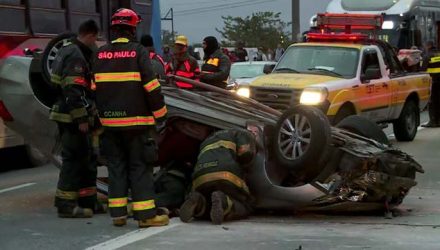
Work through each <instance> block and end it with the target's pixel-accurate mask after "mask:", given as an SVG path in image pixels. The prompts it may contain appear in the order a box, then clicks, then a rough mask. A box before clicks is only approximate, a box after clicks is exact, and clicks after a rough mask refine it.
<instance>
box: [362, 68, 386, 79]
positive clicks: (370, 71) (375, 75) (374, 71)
mask: <svg viewBox="0 0 440 250" xmlns="http://www.w3.org/2000/svg"><path fill="white" fill-rule="evenodd" d="M381 77H382V74H381V72H380V68H367V69H366V70H365V73H364V74H362V75H361V81H362V82H366V81H369V80H374V79H380V78H381Z"/></svg>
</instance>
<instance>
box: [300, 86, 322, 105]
mask: <svg viewBox="0 0 440 250" xmlns="http://www.w3.org/2000/svg"><path fill="white" fill-rule="evenodd" d="M327 96H328V90H327V89H326V88H309V89H304V91H303V92H302V94H301V99H300V101H299V102H300V103H301V104H304V105H318V104H320V103H322V102H324V101H325V100H326V99H327Z"/></svg>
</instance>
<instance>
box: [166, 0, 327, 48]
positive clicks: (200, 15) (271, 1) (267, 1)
mask: <svg viewBox="0 0 440 250" xmlns="http://www.w3.org/2000/svg"><path fill="white" fill-rule="evenodd" d="M291 2H292V1H291V0H222V1H213V0H160V4H161V12H162V17H164V16H165V14H166V13H167V12H168V10H169V9H170V8H173V10H174V30H175V31H177V32H178V33H179V34H183V35H186V36H187V37H188V39H189V42H190V43H191V44H192V43H200V42H201V41H202V39H203V38H204V37H206V36H210V35H213V36H215V37H217V39H218V40H221V39H222V37H221V35H220V34H219V33H218V32H217V31H216V30H215V28H218V29H220V30H221V29H222V28H223V20H222V19H221V16H228V15H230V16H241V17H246V16H250V15H251V14H252V13H254V12H259V11H272V12H281V17H282V19H283V20H284V21H286V22H290V21H291V20H292V18H291V15H292V11H291V9H292V7H291ZM329 2H330V0H300V25H301V32H302V31H305V30H307V29H308V26H309V22H310V17H311V16H312V15H314V14H316V13H317V12H324V11H325V9H326V6H327V4H328V3H329ZM205 7H206V8H205ZM214 7H215V8H216V9H217V10H214ZM201 8H205V9H204V10H208V11H204V10H203V9H202V10H196V9H201ZM162 29H167V30H170V31H171V21H162Z"/></svg>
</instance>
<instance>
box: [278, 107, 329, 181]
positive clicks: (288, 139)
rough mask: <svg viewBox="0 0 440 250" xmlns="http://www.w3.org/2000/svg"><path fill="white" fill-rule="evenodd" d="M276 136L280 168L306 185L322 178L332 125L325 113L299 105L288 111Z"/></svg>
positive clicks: (279, 124) (281, 120)
mask: <svg viewBox="0 0 440 250" xmlns="http://www.w3.org/2000/svg"><path fill="white" fill-rule="evenodd" d="M295 128H296V129H295ZM292 132H293V133H292ZM274 135H275V136H274V143H273V147H274V151H275V156H276V158H277V160H278V163H279V164H280V165H282V166H284V167H286V168H287V169H288V170H289V171H291V172H292V175H294V176H301V178H300V179H301V180H302V181H304V182H310V181H312V180H313V179H315V178H316V177H317V176H318V175H319V174H320V172H321V171H322V169H323V168H324V166H325V164H326V160H325V159H324V158H326V157H327V156H328V154H327V152H328V151H327V149H328V143H329V142H330V123H329V121H328V119H327V116H326V115H325V114H324V113H322V111H321V110H319V109H317V108H315V107H310V106H301V105H299V106H296V107H294V108H292V109H289V110H287V111H285V112H284V113H283V115H282V116H281V117H280V119H279V120H278V122H277V124H276V127H275V134H274Z"/></svg>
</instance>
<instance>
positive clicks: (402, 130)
mask: <svg viewBox="0 0 440 250" xmlns="http://www.w3.org/2000/svg"><path fill="white" fill-rule="evenodd" d="M419 124H420V111H419V109H418V107H417V103H416V102H415V101H407V102H406V103H405V105H404V106H403V109H402V113H400V116H399V118H398V119H397V120H396V121H394V122H393V130H394V135H395V136H396V140H398V141H412V140H414V137H416V134H417V127H418V126H419Z"/></svg>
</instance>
